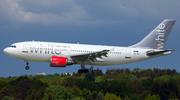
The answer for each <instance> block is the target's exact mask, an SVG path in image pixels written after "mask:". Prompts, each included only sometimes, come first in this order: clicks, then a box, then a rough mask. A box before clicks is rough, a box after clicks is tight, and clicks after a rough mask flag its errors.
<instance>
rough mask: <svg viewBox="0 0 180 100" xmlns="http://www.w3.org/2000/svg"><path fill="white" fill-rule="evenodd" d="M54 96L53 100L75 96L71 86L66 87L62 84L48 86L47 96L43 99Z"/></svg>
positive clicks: (46, 99)
mask: <svg viewBox="0 0 180 100" xmlns="http://www.w3.org/2000/svg"><path fill="white" fill-rule="evenodd" d="M48 97H49V99H50V98H52V100H61V99H66V100H67V99H68V100H70V99H72V98H74V95H73V91H72V90H71V89H69V88H65V87H64V86H60V85H54V86H53V85H52V86H50V87H49V88H46V91H45V96H44V98H43V100H48Z"/></svg>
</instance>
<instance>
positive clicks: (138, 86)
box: [127, 80, 145, 96]
mask: <svg viewBox="0 0 180 100" xmlns="http://www.w3.org/2000/svg"><path fill="white" fill-rule="evenodd" d="M127 86H128V87H129V88H130V89H129V92H130V93H131V94H136V95H139V94H141V93H142V92H143V91H144V90H145V89H144V88H143V84H142V82H141V81H137V80H134V81H129V82H127ZM127 96H129V95H127Z"/></svg>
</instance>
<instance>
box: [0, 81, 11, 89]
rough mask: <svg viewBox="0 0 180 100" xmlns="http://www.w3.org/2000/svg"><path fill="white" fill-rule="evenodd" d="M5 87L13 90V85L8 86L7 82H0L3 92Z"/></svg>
mask: <svg viewBox="0 0 180 100" xmlns="http://www.w3.org/2000/svg"><path fill="white" fill-rule="evenodd" d="M3 87H7V88H8V89H10V88H11V85H10V84H8V83H7V82H5V81H0V90H1V89H2V88H3Z"/></svg>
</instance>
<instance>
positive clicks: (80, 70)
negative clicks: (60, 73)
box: [78, 60, 89, 73]
mask: <svg viewBox="0 0 180 100" xmlns="http://www.w3.org/2000/svg"><path fill="white" fill-rule="evenodd" d="M81 68H82V69H79V70H78V73H88V72H89V70H88V69H86V68H85V60H84V61H81Z"/></svg>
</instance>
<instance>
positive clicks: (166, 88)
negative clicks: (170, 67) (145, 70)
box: [151, 78, 178, 100]
mask: <svg viewBox="0 0 180 100" xmlns="http://www.w3.org/2000/svg"><path fill="white" fill-rule="evenodd" d="M151 94H159V96H160V97H161V99H162V100H168V98H171V97H170V95H173V98H174V97H177V96H178V86H177V83H176V81H175V80H174V79H172V78H171V79H170V80H168V81H167V82H163V83H161V82H159V83H158V81H156V82H154V83H153V85H152V88H151ZM173 98H171V99H173Z"/></svg>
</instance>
